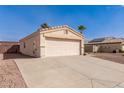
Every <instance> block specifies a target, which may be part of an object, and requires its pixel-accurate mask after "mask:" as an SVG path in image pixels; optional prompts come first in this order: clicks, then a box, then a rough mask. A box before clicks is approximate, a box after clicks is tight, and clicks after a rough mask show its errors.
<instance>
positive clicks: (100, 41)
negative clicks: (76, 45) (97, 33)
mask: <svg viewBox="0 0 124 93" xmlns="http://www.w3.org/2000/svg"><path fill="white" fill-rule="evenodd" d="M85 52H94V53H96V52H105V53H115V52H124V39H123V38H114V37H106V38H97V39H94V40H91V41H89V42H88V43H87V44H85Z"/></svg>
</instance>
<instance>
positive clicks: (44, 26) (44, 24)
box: [40, 23, 50, 28]
mask: <svg viewBox="0 0 124 93" xmlns="http://www.w3.org/2000/svg"><path fill="white" fill-rule="evenodd" d="M40 26H41V28H49V27H50V26H49V25H48V24H47V23H43V24H41V25H40Z"/></svg>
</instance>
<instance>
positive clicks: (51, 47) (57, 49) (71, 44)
mask: <svg viewBox="0 0 124 93" xmlns="http://www.w3.org/2000/svg"><path fill="white" fill-rule="evenodd" d="M45 43H46V48H45V53H46V54H45V55H46V56H66V55H79V54H80V41H77V40H62V39H53V38H46V42H45Z"/></svg>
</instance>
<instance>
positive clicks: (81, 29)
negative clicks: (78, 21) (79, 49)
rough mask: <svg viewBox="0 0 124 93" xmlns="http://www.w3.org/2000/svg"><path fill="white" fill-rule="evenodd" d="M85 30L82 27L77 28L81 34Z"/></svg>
mask: <svg viewBox="0 0 124 93" xmlns="http://www.w3.org/2000/svg"><path fill="white" fill-rule="evenodd" d="M85 29H86V27H84V26H83V25H80V26H78V30H79V31H80V33H81V34H83V31H84V30H85Z"/></svg>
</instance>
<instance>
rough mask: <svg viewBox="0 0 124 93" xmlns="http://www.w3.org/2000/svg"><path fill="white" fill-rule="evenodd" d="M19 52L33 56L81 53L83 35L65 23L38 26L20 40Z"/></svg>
mask: <svg viewBox="0 0 124 93" xmlns="http://www.w3.org/2000/svg"><path fill="white" fill-rule="evenodd" d="M20 52H21V53H22V54H25V55H29V56H34V57H51V56H69V55H82V54H83V53H84V37H83V36H82V35H81V34H80V33H79V32H77V31H75V30H73V29H72V28H70V27H68V26H66V25H64V26H56V27H50V28H45V29H42V28H40V29H38V30H37V31H36V32H34V33H32V34H30V35H28V36H26V37H25V38H23V39H21V40H20Z"/></svg>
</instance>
